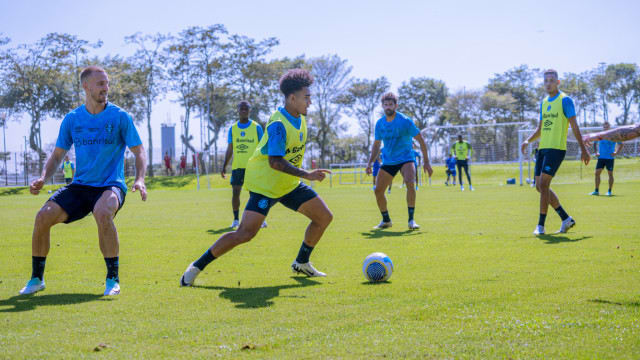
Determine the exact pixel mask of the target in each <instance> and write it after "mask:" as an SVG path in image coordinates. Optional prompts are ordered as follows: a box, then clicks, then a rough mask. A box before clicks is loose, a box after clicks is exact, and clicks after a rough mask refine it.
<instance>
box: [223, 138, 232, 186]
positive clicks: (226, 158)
mask: <svg viewBox="0 0 640 360" xmlns="http://www.w3.org/2000/svg"><path fill="white" fill-rule="evenodd" d="M231 155H233V144H229V146H227V152H226V153H225V154H224V165H222V171H221V172H220V175H222V178H223V179H224V174H225V173H226V171H225V170H226V169H227V165H228V164H229V160H231Z"/></svg>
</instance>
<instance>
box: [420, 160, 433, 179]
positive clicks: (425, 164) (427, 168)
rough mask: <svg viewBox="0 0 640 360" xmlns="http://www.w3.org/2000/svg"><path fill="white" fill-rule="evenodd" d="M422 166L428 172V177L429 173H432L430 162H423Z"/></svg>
mask: <svg viewBox="0 0 640 360" xmlns="http://www.w3.org/2000/svg"><path fill="white" fill-rule="evenodd" d="M422 168H423V169H424V172H426V173H427V174H429V177H431V175H432V174H433V169H432V168H431V164H429V163H424V165H422Z"/></svg>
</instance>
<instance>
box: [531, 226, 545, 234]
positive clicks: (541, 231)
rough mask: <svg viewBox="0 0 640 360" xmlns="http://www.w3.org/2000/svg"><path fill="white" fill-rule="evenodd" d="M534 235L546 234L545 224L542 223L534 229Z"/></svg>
mask: <svg viewBox="0 0 640 360" xmlns="http://www.w3.org/2000/svg"><path fill="white" fill-rule="evenodd" d="M533 235H535V236H538V235H544V226H542V225H538V226H536V229H535V230H533Z"/></svg>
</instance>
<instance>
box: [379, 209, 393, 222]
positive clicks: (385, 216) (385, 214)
mask: <svg viewBox="0 0 640 360" xmlns="http://www.w3.org/2000/svg"><path fill="white" fill-rule="evenodd" d="M381 213H382V221H384V222H389V221H391V218H390V217H389V212H388V211H382V212H381Z"/></svg>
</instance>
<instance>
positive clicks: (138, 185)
mask: <svg viewBox="0 0 640 360" xmlns="http://www.w3.org/2000/svg"><path fill="white" fill-rule="evenodd" d="M136 190H139V191H140V197H141V198H142V201H147V187H146V186H144V180H136V182H134V183H133V188H132V189H131V191H132V192H136Z"/></svg>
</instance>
